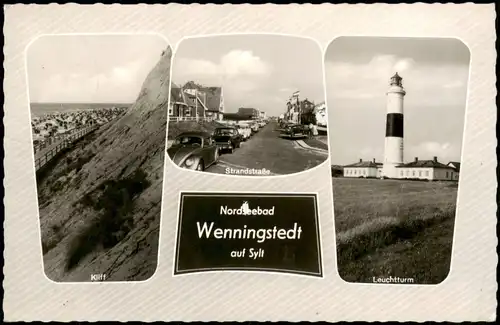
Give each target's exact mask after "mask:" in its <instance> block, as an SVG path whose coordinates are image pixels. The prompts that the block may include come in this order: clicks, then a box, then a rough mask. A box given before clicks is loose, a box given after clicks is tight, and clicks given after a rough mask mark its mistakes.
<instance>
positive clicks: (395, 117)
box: [385, 113, 404, 138]
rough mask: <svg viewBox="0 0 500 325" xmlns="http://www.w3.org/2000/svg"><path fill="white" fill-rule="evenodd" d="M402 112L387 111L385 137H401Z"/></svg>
mask: <svg viewBox="0 0 500 325" xmlns="http://www.w3.org/2000/svg"><path fill="white" fill-rule="evenodd" d="M403 124H404V123H403V114H401V113H389V114H387V123H386V127H385V136H386V137H398V138H402V137H403Z"/></svg>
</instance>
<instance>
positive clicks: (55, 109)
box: [30, 103, 132, 116]
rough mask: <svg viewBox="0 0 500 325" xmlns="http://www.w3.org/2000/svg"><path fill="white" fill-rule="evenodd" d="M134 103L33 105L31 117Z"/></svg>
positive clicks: (31, 106) (124, 105)
mask: <svg viewBox="0 0 500 325" xmlns="http://www.w3.org/2000/svg"><path fill="white" fill-rule="evenodd" d="M130 106H132V103H31V104H30V108H31V115H33V116H44V115H47V114H54V113H69V112H77V111H84V110H94V109H102V108H112V107H127V108H129V107H130Z"/></svg>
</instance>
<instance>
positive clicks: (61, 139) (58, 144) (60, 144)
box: [34, 125, 100, 171]
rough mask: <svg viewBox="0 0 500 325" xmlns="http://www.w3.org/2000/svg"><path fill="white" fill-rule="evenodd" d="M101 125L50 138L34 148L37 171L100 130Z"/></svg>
mask: <svg viewBox="0 0 500 325" xmlns="http://www.w3.org/2000/svg"><path fill="white" fill-rule="evenodd" d="M99 126H100V125H92V126H89V127H85V128H80V129H76V130H75V131H74V132H71V133H70V134H67V135H64V136H57V137H53V138H49V139H47V140H46V141H44V142H43V143H42V144H41V145H37V146H36V147H35V148H34V153H35V171H38V170H40V169H41V168H42V167H44V166H45V165H46V164H47V163H48V162H50V161H51V160H52V159H53V158H54V157H55V156H57V154H58V153H60V152H61V151H62V150H63V149H66V148H68V147H70V146H72V145H73V143H74V142H75V141H77V140H78V139H81V138H82V137H84V136H85V135H87V134H89V133H90V132H92V131H95V130H96V129H97V128H99Z"/></svg>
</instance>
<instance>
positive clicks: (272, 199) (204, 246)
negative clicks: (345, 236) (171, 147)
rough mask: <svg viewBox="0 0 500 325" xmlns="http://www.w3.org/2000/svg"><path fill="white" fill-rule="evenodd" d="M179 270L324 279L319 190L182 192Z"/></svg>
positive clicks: (179, 227)
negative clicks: (293, 274)
mask: <svg viewBox="0 0 500 325" xmlns="http://www.w3.org/2000/svg"><path fill="white" fill-rule="evenodd" d="M180 195H181V203H180V212H179V224H178V228H177V247H176V257H175V266H174V274H176V275H177V274H185V273H193V272H203V271H224V270H235V271H236V270H240V271H268V272H285V273H295V274H303V275H311V276H318V277H322V262H321V247H320V237H319V236H320V235H319V222H318V212H317V197H316V194H247V193H181V194H180Z"/></svg>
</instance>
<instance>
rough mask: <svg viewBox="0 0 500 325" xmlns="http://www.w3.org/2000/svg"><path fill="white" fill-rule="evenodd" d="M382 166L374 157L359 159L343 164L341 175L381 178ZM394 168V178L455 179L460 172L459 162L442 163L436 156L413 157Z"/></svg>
mask: <svg viewBox="0 0 500 325" xmlns="http://www.w3.org/2000/svg"><path fill="white" fill-rule="evenodd" d="M382 167H383V163H379V162H376V161H375V159H373V160H372V161H363V160H362V159H360V160H359V162H357V163H354V164H350V165H346V166H344V168H343V175H344V177H356V178H359V177H361V178H381V177H383V175H382ZM396 169H397V176H396V177H393V178H396V179H415V180H417V179H422V180H431V181H434V180H436V181H444V180H449V181H456V180H458V177H459V174H460V163H459V162H449V163H448V164H443V163H441V162H439V161H438V159H437V157H434V158H433V159H432V160H419V159H418V157H415V160H414V161H412V162H409V163H406V164H402V165H400V166H397V167H396Z"/></svg>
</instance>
